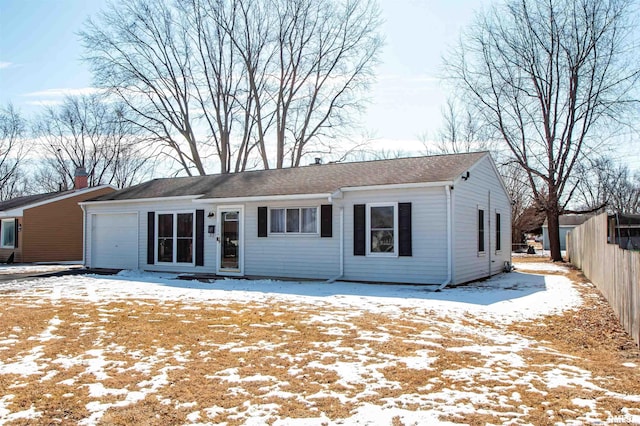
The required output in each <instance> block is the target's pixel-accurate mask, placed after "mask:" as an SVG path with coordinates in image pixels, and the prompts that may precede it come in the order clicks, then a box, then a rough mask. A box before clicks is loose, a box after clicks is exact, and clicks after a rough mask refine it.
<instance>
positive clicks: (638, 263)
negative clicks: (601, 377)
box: [567, 213, 640, 346]
mask: <svg viewBox="0 0 640 426" xmlns="http://www.w3.org/2000/svg"><path fill="white" fill-rule="evenodd" d="M567 256H568V257H569V261H570V262H571V263H572V264H573V265H575V266H576V267H577V268H580V269H581V270H582V272H583V273H584V275H585V276H586V277H587V278H589V280H591V282H592V283H594V284H595V285H596V287H597V288H598V289H599V290H600V292H602V294H603V295H604V297H605V298H606V299H607V301H608V302H609V304H610V305H611V307H612V308H613V310H614V311H615V313H616V315H618V318H619V319H620V322H621V323H622V326H623V327H624V328H625V330H627V332H628V333H629V334H630V335H631V337H632V338H633V340H635V342H636V344H637V345H639V346H640V252H638V251H631V250H623V249H621V248H620V247H619V246H618V245H617V244H608V243H607V214H606V213H603V214H601V215H598V216H594V217H592V218H591V219H589V220H588V221H586V222H585V223H583V224H582V225H580V226H578V227H576V228H574V229H573V230H572V231H571V232H570V233H569V235H568V236H567Z"/></svg>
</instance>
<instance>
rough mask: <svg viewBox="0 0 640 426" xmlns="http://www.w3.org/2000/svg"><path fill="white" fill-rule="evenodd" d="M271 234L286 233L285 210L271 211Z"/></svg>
mask: <svg viewBox="0 0 640 426" xmlns="http://www.w3.org/2000/svg"><path fill="white" fill-rule="evenodd" d="M271 232H284V209H272V210H271Z"/></svg>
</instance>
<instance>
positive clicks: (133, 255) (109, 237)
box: [91, 213, 138, 269]
mask: <svg viewBox="0 0 640 426" xmlns="http://www.w3.org/2000/svg"><path fill="white" fill-rule="evenodd" d="M91 220H92V226H91V267H93V268H114V269H138V215H137V214H135V213H123V214H94V215H93V216H92V218H91Z"/></svg>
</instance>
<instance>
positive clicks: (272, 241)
mask: <svg viewBox="0 0 640 426" xmlns="http://www.w3.org/2000/svg"><path fill="white" fill-rule="evenodd" d="M82 205H83V207H84V209H85V214H86V218H85V264H86V265H87V266H88V267H93V268H119V269H143V270H150V271H171V272H181V273H213V274H217V275H222V276H260V277H290V278H312V279H333V280H335V279H340V280H354V281H356V280H357V281H375V282H402V283H428V284H448V283H450V282H451V283H463V282H468V281H472V280H476V279H479V278H483V277H487V276H489V275H492V274H496V273H499V272H501V271H502V270H503V268H504V266H505V262H510V260H511V251H510V247H511V245H510V244H511V210H510V200H509V198H508V196H507V192H506V190H505V188H504V186H503V183H502V180H501V179H500V176H499V174H498V172H497V170H496V167H495V164H494V162H493V160H492V159H491V156H490V155H489V154H488V153H486V152H484V153H468V154H453V155H442V156H431V157H417V158H400V159H394V160H380V161H367V162H357V163H330V164H324V165H310V166H305V167H299V168H289V169H277V170H261V171H247V172H242V173H235V174H226V175H210V176H201V177H183V178H168V179H155V180H152V181H149V182H146V183H143V184H140V185H137V186H133V187H131V188H128V189H124V190H120V191H117V192H114V193H112V194H108V195H104V196H102V197H99V198H97V199H95V200H90V201H87V202H84V203H82Z"/></svg>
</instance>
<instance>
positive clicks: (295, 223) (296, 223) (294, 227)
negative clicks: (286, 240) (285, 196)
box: [287, 209, 300, 232]
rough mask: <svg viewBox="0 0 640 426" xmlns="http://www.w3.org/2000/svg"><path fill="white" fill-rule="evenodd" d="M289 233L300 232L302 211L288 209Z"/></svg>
mask: <svg viewBox="0 0 640 426" xmlns="http://www.w3.org/2000/svg"><path fill="white" fill-rule="evenodd" d="M287 232H300V209H287Z"/></svg>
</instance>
